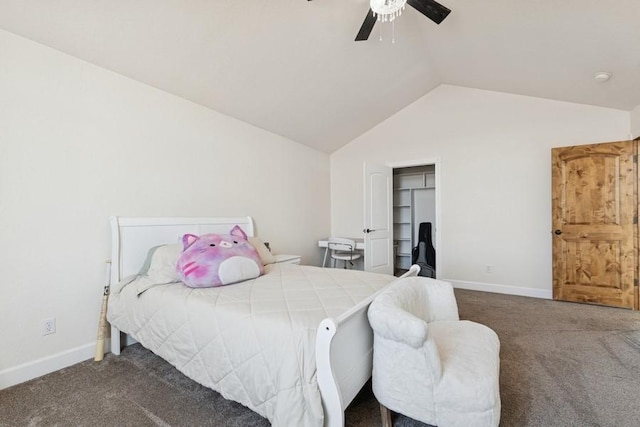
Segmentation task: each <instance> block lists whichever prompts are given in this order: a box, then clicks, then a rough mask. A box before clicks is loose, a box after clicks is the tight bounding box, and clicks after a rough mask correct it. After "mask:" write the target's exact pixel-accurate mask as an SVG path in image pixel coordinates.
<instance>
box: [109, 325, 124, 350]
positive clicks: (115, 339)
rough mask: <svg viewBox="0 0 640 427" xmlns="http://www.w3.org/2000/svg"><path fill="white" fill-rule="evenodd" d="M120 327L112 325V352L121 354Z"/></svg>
mask: <svg viewBox="0 0 640 427" xmlns="http://www.w3.org/2000/svg"><path fill="white" fill-rule="evenodd" d="M121 348H122V347H121V346H120V329H118V328H116V327H115V326H111V353H113V354H115V355H116V356H120V349H121Z"/></svg>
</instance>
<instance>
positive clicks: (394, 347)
mask: <svg viewBox="0 0 640 427" xmlns="http://www.w3.org/2000/svg"><path fill="white" fill-rule="evenodd" d="M368 316H369V322H370V323H371V327H372V328H373V331H374V349H373V380H372V382H373V393H374V394H375V396H376V398H377V399H378V402H380V405H381V411H382V415H383V425H390V422H391V416H390V413H389V409H390V410H392V411H394V412H398V413H401V414H404V415H406V416H408V417H410V418H413V419H416V420H418V421H421V422H424V423H427V424H431V425H436V426H438V427H452V426H456V427H458V426H459V427H476V426H477V427H485V426H486V427H489V426H497V425H498V424H499V422H500V391H499V374H500V355H499V353H500V341H499V340H498V336H497V335H496V333H495V332H494V331H492V330H491V329H489V328H488V327H486V326H484V325H481V324H479V323H475V322H471V321H466V320H462V321H461V320H459V317H458V305H457V303H456V299H455V295H454V293H453V287H452V286H451V284H450V283H448V282H443V281H440V280H435V279H430V278H426V277H410V278H405V279H401V280H399V281H397V282H396V283H394V284H393V285H391V287H389V288H388V289H387V290H386V291H384V292H383V293H381V294H380V295H378V296H377V297H376V298H375V300H374V301H373V302H372V303H371V306H370V307H369V312H368Z"/></svg>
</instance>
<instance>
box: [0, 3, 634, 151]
mask: <svg viewBox="0 0 640 427" xmlns="http://www.w3.org/2000/svg"><path fill="white" fill-rule="evenodd" d="M441 3H442V4H444V5H445V6H447V7H448V8H450V9H451V10H452V12H451V14H450V15H449V16H448V17H447V19H445V21H444V22H442V24H440V25H436V24H434V23H433V22H431V21H430V20H428V19H427V18H425V17H424V16H423V15H421V14H420V13H418V12H417V11H415V10H414V9H412V8H409V7H407V9H406V10H405V12H404V13H403V15H402V16H401V17H400V18H398V19H397V20H396V23H395V43H392V26H391V25H390V24H384V25H381V24H379V23H378V24H376V26H375V28H374V30H373V33H372V35H371V37H370V38H369V40H368V41H365V42H355V41H354V38H355V35H356V33H357V32H358V29H359V28H360V25H361V23H362V21H363V20H364V17H365V15H366V13H367V10H368V1H367V0H313V1H306V0H268V1H267V0H134V1H131V0H0V28H2V29H4V30H7V31H10V32H13V33H15V34H18V35H21V36H24V37H26V38H28V39H31V40H34V41H36V42H39V43H42V44H44V45H47V46H50V47H52V48H55V49H58V50H60V51H62V52H65V53H68V54H70V55H73V56H76V57H78V58H81V59H84V60H86V61H89V62H91V63H94V64H96V65H99V66H101V67H104V68H107V69H109V70H112V71H115V72H117V73H120V74H122V75H125V76H128V77H130V78H133V79H135V80H138V81H140V82H143V83H146V84H149V85H151V86H154V87H157V88H159V89H162V90H165V91H167V92H170V93H172V94H175V95H177V96H180V97H183V98H186V99H188V100H191V101H193V102H196V103H199V104H202V105H204V106H206V107H209V108H211V109H214V110H216V111H219V112H221V113H224V114H227V115H230V116H232V117H235V118H238V119H240V120H243V121H245V122H247V123H251V124H253V125H255V126H258V127H260V128H263V129H266V130H268V131H271V132H274V133H277V134H280V135H283V136H286V137H288V138H291V139H293V140H295V141H297V142H300V143H303V144H306V145H309V146H311V147H314V148H317V149H319V150H322V151H325V152H328V153H330V152H332V151H335V150H336V149H337V148H339V147H341V146H342V145H344V144H346V143H348V142H349V141H351V140H352V139H353V138H355V137H357V136H358V135H360V134H362V133H363V132H365V131H367V130H368V129H370V128H372V127H373V126H375V125H376V124H378V123H380V122H381V121H383V120H384V119H386V118H388V117H390V116H391V115H393V114H394V113H396V112H398V111H399V110H401V109H402V108H404V107H405V106H407V105H408V104H410V103H412V102H413V101H415V100H417V99H418V98H420V97H422V96H423V95H425V94H426V93H428V92H429V91H430V90H432V89H433V88H435V87H436V86H438V85H439V84H441V83H448V84H455V85H460V86H467V87H475V88H480V89H489V90H495V91H502V92H509V93H515V94H522V95H530V96H537V97H543V98H550V99H556V100H561V101H569V102H575V103H584V104H591V105H599V106H604V107H611V108H616V109H622V110H632V109H633V108H634V107H636V106H637V105H639V104H640V1H638V0H562V1H558V0H441ZM380 34H381V35H382V41H379V36H380ZM598 71H608V72H610V73H612V74H613V77H612V79H611V80H610V81H609V82H607V83H598V82H596V81H595V80H594V73H595V72H598Z"/></svg>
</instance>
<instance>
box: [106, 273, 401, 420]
mask: <svg viewBox="0 0 640 427" xmlns="http://www.w3.org/2000/svg"><path fill="white" fill-rule="evenodd" d="M393 279H394V278H393V277H392V276H387V275H380V274H373V273H366V272H362V271H351V270H341V269H327V268H318V267H309V266H299V265H292V264H272V265H269V266H267V267H266V274H265V275H264V276H261V277H259V278H257V279H254V280H249V281H246V282H242V283H238V284H235V285H230V286H225V287H219V288H208V289H192V288H188V287H186V286H184V285H183V284H181V283H173V284H168V285H158V286H152V285H153V284H152V283H149V280H148V279H147V278H146V277H139V278H137V279H136V280H134V281H133V282H131V283H129V284H124V285H122V286H121V287H114V289H113V290H112V293H111V296H110V299H109V310H108V315H107V317H108V320H109V322H110V323H111V324H112V325H114V326H115V327H117V328H119V329H120V330H121V331H123V332H126V333H128V334H130V335H131V336H133V337H134V338H135V339H136V340H138V341H139V342H140V343H141V344H142V345H143V346H145V347H147V348H149V349H150V350H152V351H153V352H154V353H156V354H158V355H160V356H161V357H163V358H164V359H166V360H167V361H168V362H169V363H171V364H172V365H174V366H175V367H176V368H178V369H179V370H180V371H182V372H183V373H184V374H185V375H187V376H188V377H190V378H192V379H194V380H195V381H197V382H199V383H201V384H203V385H205V386H207V387H210V388H212V389H214V390H216V391H218V392H220V393H221V394H222V395H223V396H224V397H225V398H227V399H232V400H235V401H237V402H240V403H242V404H243V405H245V406H247V407H249V408H250V409H252V410H254V411H255V412H257V413H259V414H260V415H262V416H264V417H266V418H268V419H269V420H270V421H271V423H272V424H273V425H274V426H287V427H288V426H321V425H322V423H323V410H322V403H321V398H320V392H319V390H318V385H317V382H316V362H315V337H316V328H317V326H318V324H319V323H320V321H321V320H322V319H324V318H326V317H335V316H337V315H339V314H341V313H342V312H344V311H345V310H347V309H348V308H350V307H351V306H353V305H354V304H356V303H357V302H359V301H361V300H363V299H364V298H366V297H367V296H369V295H370V294H372V293H374V292H375V291H377V290H378V289H380V288H382V287H383V286H384V285H386V284H387V283H389V282H391V281H392V280H393Z"/></svg>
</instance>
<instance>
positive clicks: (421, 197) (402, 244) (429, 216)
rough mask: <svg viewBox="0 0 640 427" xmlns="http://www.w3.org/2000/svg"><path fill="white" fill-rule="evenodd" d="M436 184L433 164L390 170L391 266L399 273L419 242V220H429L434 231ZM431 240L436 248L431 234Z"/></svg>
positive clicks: (409, 261) (406, 265) (407, 264)
mask: <svg viewBox="0 0 640 427" xmlns="http://www.w3.org/2000/svg"><path fill="white" fill-rule="evenodd" d="M435 187H436V174H435V165H425V166H414V167H406V168H396V169H394V170H393V240H394V242H393V243H394V257H395V261H394V267H395V270H396V272H398V273H401V272H403V271H405V270H407V269H409V267H410V266H411V263H412V259H411V251H412V249H413V248H414V247H416V246H417V244H418V231H419V227H420V223H421V222H430V223H431V224H432V228H433V230H435V227H436V197H435V196H436V191H435ZM433 234H435V232H434V233H433ZM432 236H433V235H432ZM432 243H433V246H434V247H435V241H433V237H432ZM436 251H437V248H436Z"/></svg>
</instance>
